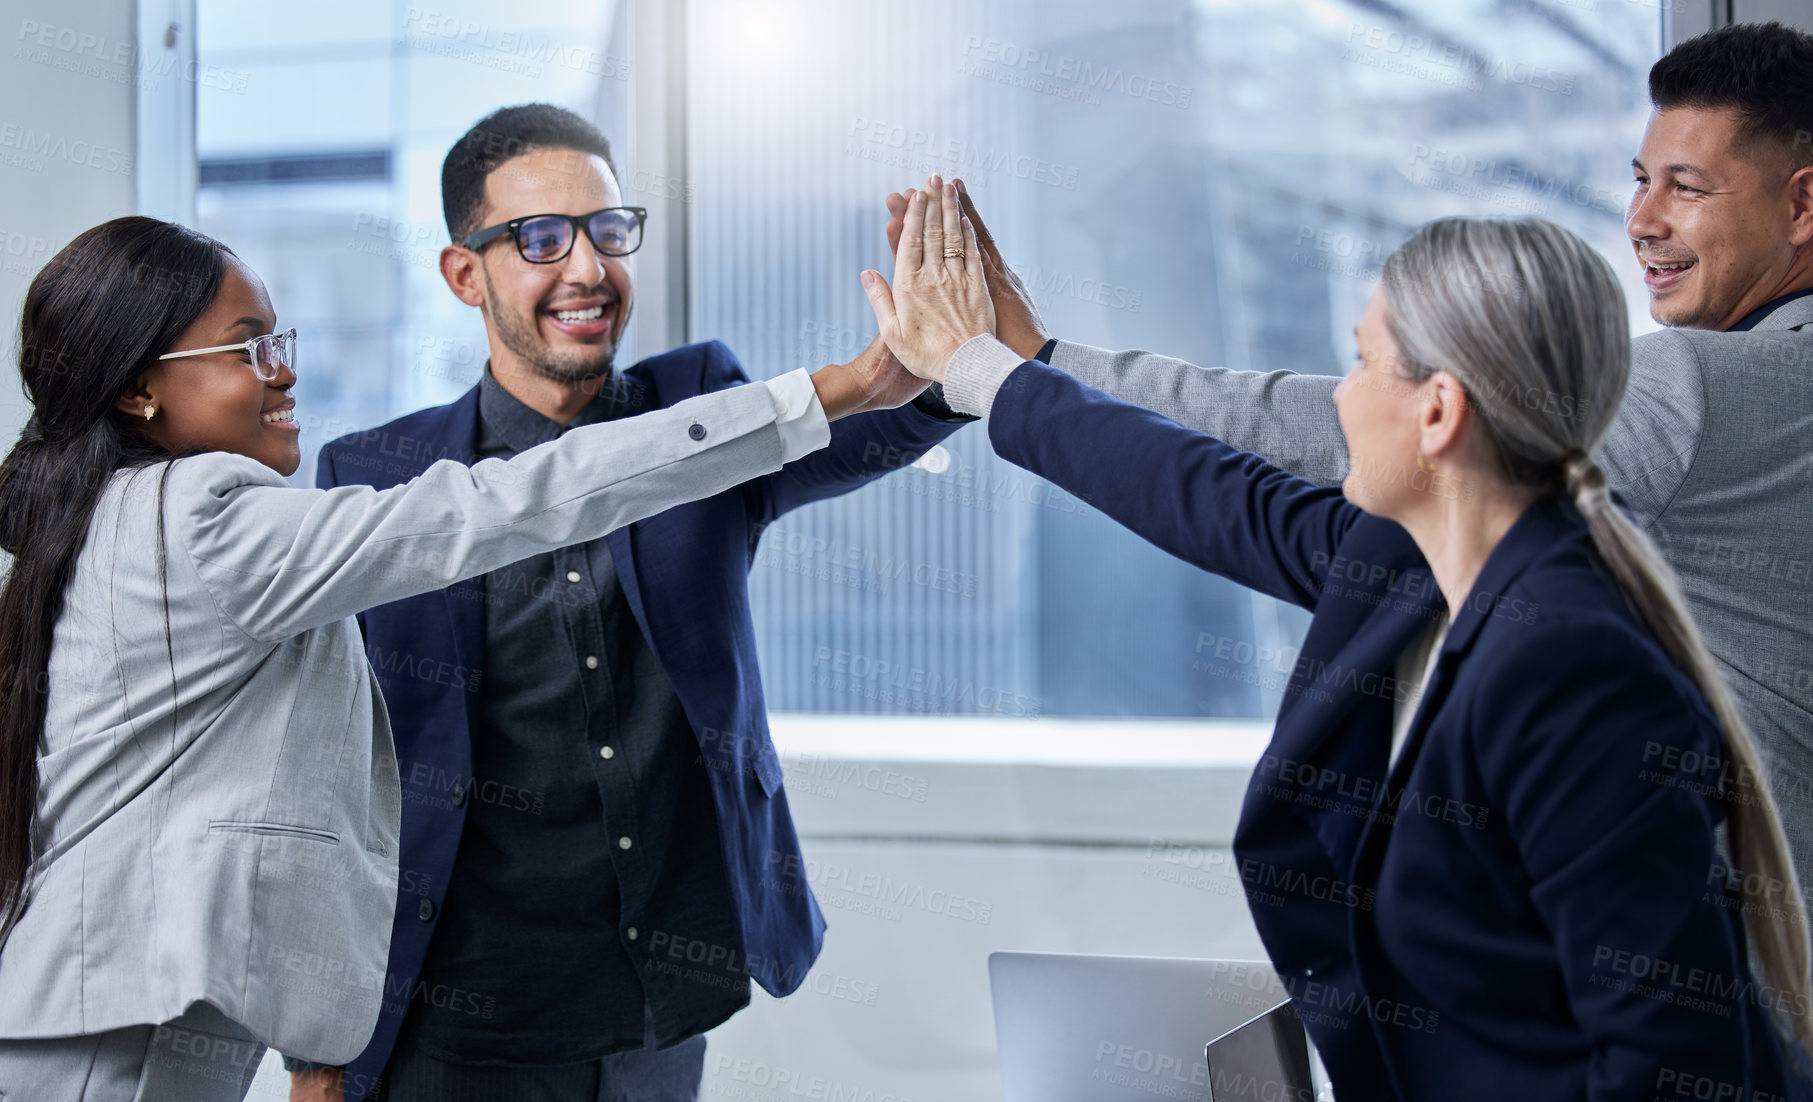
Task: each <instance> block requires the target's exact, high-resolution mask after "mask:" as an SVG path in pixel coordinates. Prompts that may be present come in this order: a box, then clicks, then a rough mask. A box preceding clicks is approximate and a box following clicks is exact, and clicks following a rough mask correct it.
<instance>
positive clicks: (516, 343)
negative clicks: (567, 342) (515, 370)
mask: <svg viewBox="0 0 1813 1102" xmlns="http://www.w3.org/2000/svg"><path fill="white" fill-rule="evenodd" d="M485 294H486V295H487V297H489V299H490V301H492V302H494V303H495V302H497V301H498V298H497V291H496V289H495V288H493V287H492V286H491V273H490V272H486V273H485ZM617 310H618V314H617V319H616V321H615V323H614V324H612V326H611V334H610V340H609V341H608V342H607V343H605V344H603V345H600V346H598V347H596V348H569V349H562V350H560V351H556V350H554V349H552V348H549V347H548V346H547V345H546V344H544V343H543V342H542V341H541V339H540V338H539V337H538V336H537V335H536V333H535V323H534V322H533V321H532V320H531V321H524V320H523V319H522V318H520V317H518V316H517V315H516V314H514V313H512V312H510V311H508V310H500V309H494V310H493V311H492V312H491V320H492V321H493V322H495V323H496V325H497V339H498V340H500V341H502V342H503V343H504V347H505V348H508V349H509V350H510V351H511V352H514V353H515V354H516V356H517V358H518V359H520V360H522V362H523V363H525V364H528V365H529V366H530V367H531V368H534V369H535V370H536V371H537V372H539V373H540V374H541V375H542V376H544V377H546V378H549V379H552V380H554V381H555V382H557V383H578V382H584V381H585V380H587V379H596V378H600V377H606V378H608V377H609V376H610V374H611V367H612V362H613V361H614V360H615V359H616V356H617V342H618V340H619V338H620V336H621V335H622V333H623V322H624V320H625V319H624V317H623V313H622V310H623V303H622V300H621V299H619V300H618V303H617ZM532 317H533V315H531V318H532Z"/></svg>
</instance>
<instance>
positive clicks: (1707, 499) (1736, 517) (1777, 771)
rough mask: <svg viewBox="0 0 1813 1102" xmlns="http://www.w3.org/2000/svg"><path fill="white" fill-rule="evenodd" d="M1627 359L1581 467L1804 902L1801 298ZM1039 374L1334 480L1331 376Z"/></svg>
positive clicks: (1339, 465)
mask: <svg viewBox="0 0 1813 1102" xmlns="http://www.w3.org/2000/svg"><path fill="white" fill-rule="evenodd" d="M1631 353H1632V355H1631V375H1630V386H1629V389H1628V391H1627V392H1626V394H1625V398H1624V404H1623V405H1622V406H1621V407H1620V408H1619V411H1618V417H1617V419H1616V420H1615V421H1614V422H1613V424H1612V427H1611V429H1610V431H1609V432H1608V433H1607V434H1606V437H1605V442H1604V444H1603V446H1602V447H1601V449H1600V455H1599V462H1600V464H1601V465H1602V466H1603V468H1604V470H1605V474H1606V478H1607V479H1608V480H1609V482H1610V483H1611V485H1612V486H1613V487H1614V488H1615V489H1616V490H1617V491H1618V492H1619V494H1621V495H1622V497H1623V499H1624V501H1625V502H1626V504H1627V505H1628V506H1629V509H1630V511H1631V513H1632V515H1633V516H1634V517H1635V518H1636V520H1637V521H1638V522H1639V523H1640V524H1642V525H1643V526H1644V527H1645V528H1646V529H1647V530H1648V531H1649V534H1650V536H1651V537H1652V538H1654V539H1655V540H1656V541H1657V543H1659V544H1660V545H1661V548H1662V551H1663V553H1664V554H1665V555H1666V556H1667V558H1668V561H1669V562H1670V563H1671V564H1672V565H1673V566H1674V569H1675V572H1676V573H1677V574H1679V575H1680V578H1681V585H1682V588H1683V589H1684V590H1685V591H1686V594H1687V597H1688V600H1689V602H1690V604H1691V605H1692V609H1693V614H1694V618H1695V620H1696V621H1698V623H1699V626H1700V630H1701V631H1702V632H1703V633H1704V634H1705V636H1706V642H1707V644H1708V645H1709V646H1710V647H1711V648H1712V653H1713V654H1714V655H1715V656H1716V657H1717V658H1718V660H1719V662H1720V663H1721V664H1722V666H1723V667H1724V671H1725V678H1726V683H1727V684H1728V685H1730V687H1731V689H1732V691H1733V692H1734V693H1736V695H1737V697H1738V701H1739V705H1740V706H1741V707H1742V708H1743V709H1744V711H1745V716H1746V718H1747V720H1748V722H1749V724H1750V729H1751V730H1752V732H1754V734H1755V735H1756V740H1757V743H1758V745H1759V746H1760V748H1761V750H1762V753H1763V754H1764V756H1765V758H1766V759H1767V761H1768V763H1769V765H1770V767H1771V776H1770V785H1771V787H1772V788H1773V790H1774V792H1775V796H1776V799H1777V801H1778V802H1779V803H1780V806H1781V813H1782V819H1783V822H1784V825H1785V826H1786V828H1787V832H1788V841H1789V844H1790V845H1791V846H1792V847H1793V849H1794V853H1795V865H1796V868H1797V870H1798V872H1799V874H1800V881H1801V885H1802V886H1803V888H1805V889H1807V891H1808V892H1809V893H1810V894H1813V576H1810V571H1813V298H1801V299H1796V300H1794V301H1792V302H1788V303H1785V304H1783V305H1782V306H1779V307H1777V308H1776V309H1775V311H1774V312H1773V313H1771V314H1770V315H1769V316H1768V317H1767V318H1765V319H1764V320H1763V322H1762V323H1761V324H1759V325H1758V326H1757V327H1756V328H1755V329H1753V330H1751V331H1749V332H1745V333H1718V332H1712V331H1708V330H1697V329H1669V330H1664V331H1662V332H1659V333H1650V334H1647V335H1645V336H1641V337H1638V338H1637V339H1636V340H1635V341H1633V342H1632V347H1631ZM1051 363H1052V366H1054V367H1056V368H1059V369H1061V370H1063V371H1066V372H1069V373H1070V374H1071V375H1073V376H1075V377H1076V378H1077V379H1078V380H1080V381H1082V382H1084V383H1087V384H1089V385H1090V386H1093V387H1097V388H1099V389H1102V390H1105V391H1107V392H1109V393H1110V394H1113V395H1115V396H1116V397H1119V398H1122V399H1124V400H1126V401H1130V402H1135V403H1137V404H1139V405H1142V406H1146V407H1147V408H1149V409H1152V410H1154V411H1156V412H1158V413H1161V414H1164V415H1165V416H1166V417H1169V418H1171V419H1172V420H1174V421H1177V422H1179V423H1181V424H1184V425H1187V426H1189V427H1190V428H1194V429H1198V430H1200V431H1202V432H1205V433H1208V434H1209V435H1211V436H1215V437H1218V438H1220V439H1222V440H1225V441H1227V442H1229V443H1231V444H1233V445H1234V446H1235V447H1238V448H1244V449H1246V450H1248V451H1252V452H1257V453H1258V454H1260V455H1262V456H1264V457H1265V458H1266V459H1268V460H1270V461H1271V462H1272V463H1273V464H1275V465H1277V466H1279V467H1282V468H1283V469H1285V470H1287V471H1291V472H1293V473H1295V474H1298V475H1301V476H1302V477H1304V478H1308V479H1312V480H1314V481H1316V482H1320V483H1323V484H1324V485H1335V484H1337V483H1339V482H1340V481H1341V480H1342V478H1343V477H1345V476H1346V473H1347V446H1346V443H1345V440H1344V439H1343V437H1342V435H1341V426H1340V424H1339V422H1338V421H1337V420H1336V419H1335V406H1334V390H1335V385H1336V384H1337V383H1339V382H1340V380H1339V379H1338V378H1336V377H1334V376H1332V375H1297V374H1294V373H1292V372H1289V371H1273V372H1268V373H1260V372H1254V371H1231V370H1229V369H1227V368H1199V367H1195V366H1193V365H1191V364H1188V363H1185V362H1183V361H1182V360H1174V359H1169V358H1167V357H1164V356H1156V355H1153V354H1152V353H1150V352H1104V351H1102V350H1100V349H1096V348H1089V347H1087V346H1085V345H1078V344H1065V343H1059V344H1058V346H1057V348H1056V350H1055V351H1054V352H1053V353H1052V357H1051ZM1640 764H1641V763H1639V765H1640ZM1714 768H1715V769H1716V766H1715V767H1714ZM1708 779H1713V778H1712V776H1710V775H1709V777H1708Z"/></svg>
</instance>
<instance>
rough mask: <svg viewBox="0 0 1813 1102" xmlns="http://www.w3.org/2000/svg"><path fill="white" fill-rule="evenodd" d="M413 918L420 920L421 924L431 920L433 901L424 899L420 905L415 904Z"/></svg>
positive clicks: (432, 916)
mask: <svg viewBox="0 0 1813 1102" xmlns="http://www.w3.org/2000/svg"><path fill="white" fill-rule="evenodd" d="M415 916H416V917H417V918H419V919H421V920H422V921H423V922H428V921H430V920H431V919H433V918H434V903H433V901H431V900H427V899H424V900H422V901H421V902H420V903H417V904H416V905H415Z"/></svg>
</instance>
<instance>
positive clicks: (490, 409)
mask: <svg viewBox="0 0 1813 1102" xmlns="http://www.w3.org/2000/svg"><path fill="white" fill-rule="evenodd" d="M623 399H624V394H623V388H622V387H621V386H620V385H618V377H617V375H616V374H615V373H613V374H611V375H608V376H606V377H605V380H604V384H603V385H602V386H601V387H599V389H598V394H597V396H596V397H594V398H593V399H592V400H591V401H590V402H587V403H586V405H585V408H583V409H581V410H580V411H579V413H578V414H577V415H576V416H574V418H573V419H572V420H571V421H569V422H568V423H566V424H564V425H563V424H561V423H560V422H559V421H556V420H554V419H553V418H551V417H545V416H543V415H542V414H540V413H538V412H536V411H535V410H533V409H530V408H529V407H528V406H527V405H525V404H524V403H523V401H522V400H521V399H520V398H518V397H517V396H516V395H514V394H511V393H510V392H509V391H507V390H505V389H504V385H503V384H502V383H500V382H498V381H497V377H496V376H494V375H492V374H491V364H490V363H489V361H487V362H486V364H485V373H484V375H483V376H482V377H481V378H480V379H479V381H478V421H479V450H480V451H491V450H498V449H500V448H507V449H508V450H509V451H511V452H512V453H520V452H525V451H528V450H529V449H530V448H533V447H535V446H536V445H538V444H546V443H547V442H548V441H550V440H555V439H558V438H559V437H560V435H561V434H562V433H564V432H566V431H567V430H568V429H572V428H578V427H579V426H581V425H595V424H598V423H599V422H600V421H612V420H615V419H616V418H618V417H620V416H622V415H623V404H624V402H623Z"/></svg>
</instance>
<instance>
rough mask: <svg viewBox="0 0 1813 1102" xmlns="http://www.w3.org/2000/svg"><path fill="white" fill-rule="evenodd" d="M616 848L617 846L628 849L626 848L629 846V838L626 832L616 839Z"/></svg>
mask: <svg viewBox="0 0 1813 1102" xmlns="http://www.w3.org/2000/svg"><path fill="white" fill-rule="evenodd" d="M617 848H618V849H628V848H630V839H629V835H627V834H626V835H624V836H623V837H621V838H619V839H617Z"/></svg>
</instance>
